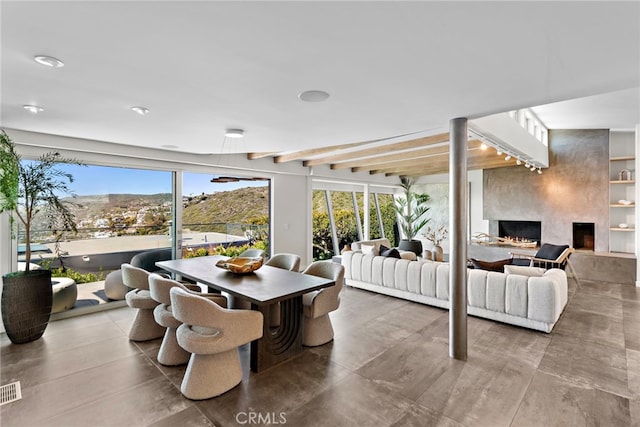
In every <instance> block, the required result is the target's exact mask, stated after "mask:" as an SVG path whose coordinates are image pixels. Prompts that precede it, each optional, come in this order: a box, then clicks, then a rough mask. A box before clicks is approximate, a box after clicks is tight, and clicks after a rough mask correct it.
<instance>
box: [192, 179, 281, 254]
mask: <svg viewBox="0 0 640 427" xmlns="http://www.w3.org/2000/svg"><path fill="white" fill-rule="evenodd" d="M269 186H270V181H269V180H268V179H262V178H253V177H252V178H246V177H241V176H220V175H214V174H210V173H193V172H184V173H183V174H182V217H181V218H182V256H183V257H191V256H197V255H207V254H212V253H219V252H220V251H222V250H223V248H227V247H229V246H235V247H239V248H244V247H255V248H259V249H263V250H265V252H266V253H269V250H268V249H269V195H270V190H269ZM234 253H235V252H234Z"/></svg>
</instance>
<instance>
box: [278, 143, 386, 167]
mask: <svg viewBox="0 0 640 427" xmlns="http://www.w3.org/2000/svg"><path fill="white" fill-rule="evenodd" d="M372 142H374V141H365V142H353V143H351V144H342V145H332V146H330V147H319V148H310V149H308V150H300V151H294V152H293V153H286V154H280V155H278V156H275V157H274V158H273V162H274V163H285V162H291V161H293V160H300V159H304V158H306V157H312V156H317V155H320V154H325V153H332V152H334V151H336V150H346V149H348V148H354V147H359V146H362V145H366V144H371V143H372Z"/></svg>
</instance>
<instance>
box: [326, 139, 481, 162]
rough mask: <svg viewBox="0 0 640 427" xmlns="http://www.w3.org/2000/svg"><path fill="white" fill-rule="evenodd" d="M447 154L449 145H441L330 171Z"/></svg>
mask: <svg viewBox="0 0 640 427" xmlns="http://www.w3.org/2000/svg"><path fill="white" fill-rule="evenodd" d="M481 144H482V142H480V141H478V140H477V139H475V140H471V141H469V144H468V148H469V149H470V150H472V149H477V148H479V147H480V145H481ZM448 152H449V145H443V146H439V147H431V148H423V149H420V150H412V151H403V152H400V153H393V154H385V155H383V156H376V157H367V158H364V159H358V160H353V161H350V162H343V163H333V164H331V169H347V168H356V167H365V168H367V167H368V168H369V169H375V167H376V166H377V165H381V164H384V163H389V162H394V161H401V160H407V159H418V158H422V157H431V156H435V155H438V154H444V153H448Z"/></svg>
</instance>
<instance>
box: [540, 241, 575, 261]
mask: <svg viewBox="0 0 640 427" xmlns="http://www.w3.org/2000/svg"><path fill="white" fill-rule="evenodd" d="M568 247H569V245H552V244H549V243H545V244H543V245H542V247H541V248H540V250H538V252H537V253H536V258H542V259H557V258H558V257H559V256H560V255H561V254H562V252H564V251H565V249H567V248H568Z"/></svg>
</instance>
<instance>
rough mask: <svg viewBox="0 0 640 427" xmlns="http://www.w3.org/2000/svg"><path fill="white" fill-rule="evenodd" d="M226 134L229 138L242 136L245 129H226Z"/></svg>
mask: <svg viewBox="0 0 640 427" xmlns="http://www.w3.org/2000/svg"><path fill="white" fill-rule="evenodd" d="M224 136H226V137H227V138H242V137H243V136H244V131H243V130H242V129H227V130H225V131H224Z"/></svg>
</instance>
